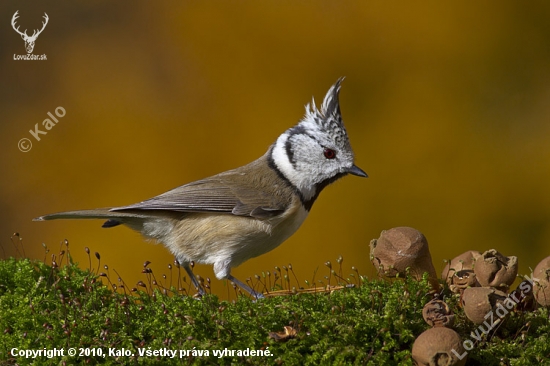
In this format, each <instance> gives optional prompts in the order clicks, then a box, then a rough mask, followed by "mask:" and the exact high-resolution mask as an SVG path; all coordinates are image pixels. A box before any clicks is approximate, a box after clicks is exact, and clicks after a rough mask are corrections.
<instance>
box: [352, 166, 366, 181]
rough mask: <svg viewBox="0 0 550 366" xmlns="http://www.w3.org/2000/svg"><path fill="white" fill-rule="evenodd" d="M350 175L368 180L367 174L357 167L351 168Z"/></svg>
mask: <svg viewBox="0 0 550 366" xmlns="http://www.w3.org/2000/svg"><path fill="white" fill-rule="evenodd" d="M348 173H349V174H353V175H356V176H358V177H363V178H368V175H367V173H365V172H364V171H363V170H362V169H361V168H359V167H358V166H357V165H353V166H352V167H351V168H349V170H348Z"/></svg>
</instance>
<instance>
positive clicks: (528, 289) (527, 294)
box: [509, 279, 536, 311]
mask: <svg viewBox="0 0 550 366" xmlns="http://www.w3.org/2000/svg"><path fill="white" fill-rule="evenodd" d="M533 285H534V283H533V282H532V281H530V280H527V279H526V280H523V281H521V283H520V284H519V285H518V287H517V288H516V289H515V290H514V291H512V292H511V293H510V296H509V297H510V298H511V299H513V300H514V301H515V302H516V303H517V307H516V308H517V310H519V311H532V310H535V305H536V302H535V297H534V296H533Z"/></svg>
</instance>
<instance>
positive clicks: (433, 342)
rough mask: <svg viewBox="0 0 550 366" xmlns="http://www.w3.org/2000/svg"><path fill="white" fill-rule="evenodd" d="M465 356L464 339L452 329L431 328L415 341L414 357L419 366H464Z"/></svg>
mask: <svg viewBox="0 0 550 366" xmlns="http://www.w3.org/2000/svg"><path fill="white" fill-rule="evenodd" d="M463 354H464V347H463V346H462V339H461V338H460V336H459V335H458V333H457V332H455V331H454V330H452V329H450V328H445V327H436V328H430V329H428V330H427V331H425V332H424V333H422V334H420V335H419V336H418V337H417V338H416V340H415V341H414V344H413V347H412V357H413V359H414V361H415V363H416V365H419V366H439V365H446V366H451V365H453V366H464V365H465V364H466V360H467V357H463V358H462V359H459V357H458V356H461V355H463Z"/></svg>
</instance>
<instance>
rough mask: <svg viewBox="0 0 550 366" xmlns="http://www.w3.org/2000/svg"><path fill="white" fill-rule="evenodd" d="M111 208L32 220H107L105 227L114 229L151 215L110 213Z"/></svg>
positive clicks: (58, 214)
mask: <svg viewBox="0 0 550 366" xmlns="http://www.w3.org/2000/svg"><path fill="white" fill-rule="evenodd" d="M110 210H111V208H99V209H94V210H80V211H67V212H58V213H54V214H50V215H44V216H40V217H36V218H34V219H32V221H46V220H57V219H107V221H105V223H104V224H103V227H106V228H108V227H113V226H117V225H120V224H123V223H125V222H127V221H134V220H138V221H139V220H143V219H146V218H148V217H150V215H147V214H146V213H137V212H135V211H133V212H120V211H110Z"/></svg>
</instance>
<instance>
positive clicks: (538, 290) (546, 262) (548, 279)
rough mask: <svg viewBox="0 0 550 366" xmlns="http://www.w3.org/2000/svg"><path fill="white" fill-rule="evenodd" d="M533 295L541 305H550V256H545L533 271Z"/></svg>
mask: <svg viewBox="0 0 550 366" xmlns="http://www.w3.org/2000/svg"><path fill="white" fill-rule="evenodd" d="M533 281H534V284H533V295H534V297H535V300H537V302H538V303H539V305H540V306H550V257H546V258H544V259H543V260H542V261H540V263H539V264H537V266H536V267H535V270H534V271H533Z"/></svg>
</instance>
